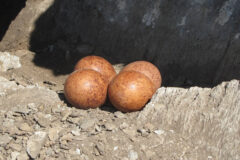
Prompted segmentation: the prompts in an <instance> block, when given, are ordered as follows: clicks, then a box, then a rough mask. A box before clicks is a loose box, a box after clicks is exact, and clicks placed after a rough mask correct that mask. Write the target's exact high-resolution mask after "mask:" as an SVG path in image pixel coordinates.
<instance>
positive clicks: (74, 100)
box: [64, 69, 108, 109]
mask: <svg viewBox="0 0 240 160" xmlns="http://www.w3.org/2000/svg"><path fill="white" fill-rule="evenodd" d="M107 87H108V82H107V81H106V79H105V78H104V77H103V75H102V74H100V73H99V72H97V71H94V70H89V69H86V70H77V71H74V72H73V73H72V74H70V75H69V77H68V78H67V79H66V82H65V84H64V95H65V97H66V99H67V101H68V102H69V103H70V104H72V105H73V106H75V107H76V108H81V109H89V108H97V107H100V106H101V105H102V104H104V102H105V100H106V97H107Z"/></svg>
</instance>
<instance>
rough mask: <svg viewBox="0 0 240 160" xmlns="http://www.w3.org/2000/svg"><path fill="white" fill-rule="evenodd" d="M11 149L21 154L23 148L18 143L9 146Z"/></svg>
mask: <svg viewBox="0 0 240 160" xmlns="http://www.w3.org/2000/svg"><path fill="white" fill-rule="evenodd" d="M9 148H11V149H12V150H14V151H18V152H20V151H21V150H22V149H23V146H22V145H20V144H17V143H11V144H9Z"/></svg>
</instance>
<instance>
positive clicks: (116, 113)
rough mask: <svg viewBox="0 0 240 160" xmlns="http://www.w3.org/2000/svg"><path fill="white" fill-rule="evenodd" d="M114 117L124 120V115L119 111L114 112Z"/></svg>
mask: <svg viewBox="0 0 240 160" xmlns="http://www.w3.org/2000/svg"><path fill="white" fill-rule="evenodd" d="M114 116H115V117H117V118H124V117H125V115H124V114H123V113H122V112H120V111H117V112H114Z"/></svg>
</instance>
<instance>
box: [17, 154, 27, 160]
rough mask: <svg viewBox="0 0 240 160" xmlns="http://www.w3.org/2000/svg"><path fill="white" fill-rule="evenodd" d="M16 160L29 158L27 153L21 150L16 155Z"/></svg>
mask: <svg viewBox="0 0 240 160" xmlns="http://www.w3.org/2000/svg"><path fill="white" fill-rule="evenodd" d="M17 160H29V157H28V155H27V153H26V152H21V153H20V154H19V155H18V156H17Z"/></svg>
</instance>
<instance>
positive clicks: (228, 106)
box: [0, 77, 240, 160]
mask: <svg viewBox="0 0 240 160" xmlns="http://www.w3.org/2000/svg"><path fill="white" fill-rule="evenodd" d="M0 79H2V81H0V86H5V87H2V88H1V87H0V88H1V90H0V91H1V92H2V93H4V96H3V97H5V99H4V101H1V103H2V105H1V106H2V107H1V108H0V123H1V124H2V126H0V138H2V140H1V141H0V153H1V154H0V158H2V159H17V160H23V159H79V158H82V159H89V160H90V159H126V160H127V159H128V160H137V159H140V158H141V159H154V160H155V159H199V160H201V159H219V160H225V159H239V157H240V153H239V147H240V141H239V139H240V135H239V130H240V126H239V124H240V118H239V115H240V108H239V106H240V101H239V99H240V89H239V88H240V87H239V86H240V82H239V81H238V80H232V81H229V82H223V83H221V84H220V85H218V86H216V87H214V88H200V87H191V88H187V89H183V88H175V87H166V88H165V87H161V88H159V89H158V90H157V92H156V93H155V95H154V96H153V98H152V100H151V101H150V102H149V103H148V104H147V105H146V107H145V108H144V109H143V110H142V111H139V112H133V113H121V112H119V111H116V110H115V111H113V112H109V111H107V110H103V108H104V107H103V108H102V109H90V110H80V109H76V108H72V107H71V106H67V104H65V103H64V102H62V100H61V99H58V98H57V97H56V95H55V94H57V93H56V92H55V91H52V90H49V89H47V88H45V87H41V89H39V88H38V89H36V90H31V91H33V92H32V93H34V94H32V96H33V98H31V99H32V101H31V103H30V101H29V100H28V99H24V97H26V95H25V94H19V95H18V98H17V99H14V102H15V105H14V103H13V102H12V101H13V99H12V98H8V97H14V96H11V95H12V94H13V93H16V92H19V91H20V92H19V93H25V92H24V90H29V89H33V88H36V86H33V88H32V87H29V86H26V87H24V86H19V85H17V84H16V83H14V81H9V80H8V79H6V78H3V77H0ZM12 83H13V84H12ZM6 84H9V86H8V85H6ZM6 86H7V87H6ZM6 88H7V89H6ZM34 97H38V98H34ZM43 97H44V99H46V100H45V102H44V104H43V103H39V101H40V100H41V101H43V99H42V98H43ZM21 99H24V101H21ZM48 99H49V101H48ZM50 100H52V101H50ZM10 102H11V103H10ZM56 102H57V103H56ZM4 104H6V105H4ZM17 104H21V106H22V107H20V106H18V105H17ZM47 104H51V105H47ZM3 106H8V107H3ZM105 107H107V106H105ZM108 107H110V106H108ZM47 122H49V123H47Z"/></svg>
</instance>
